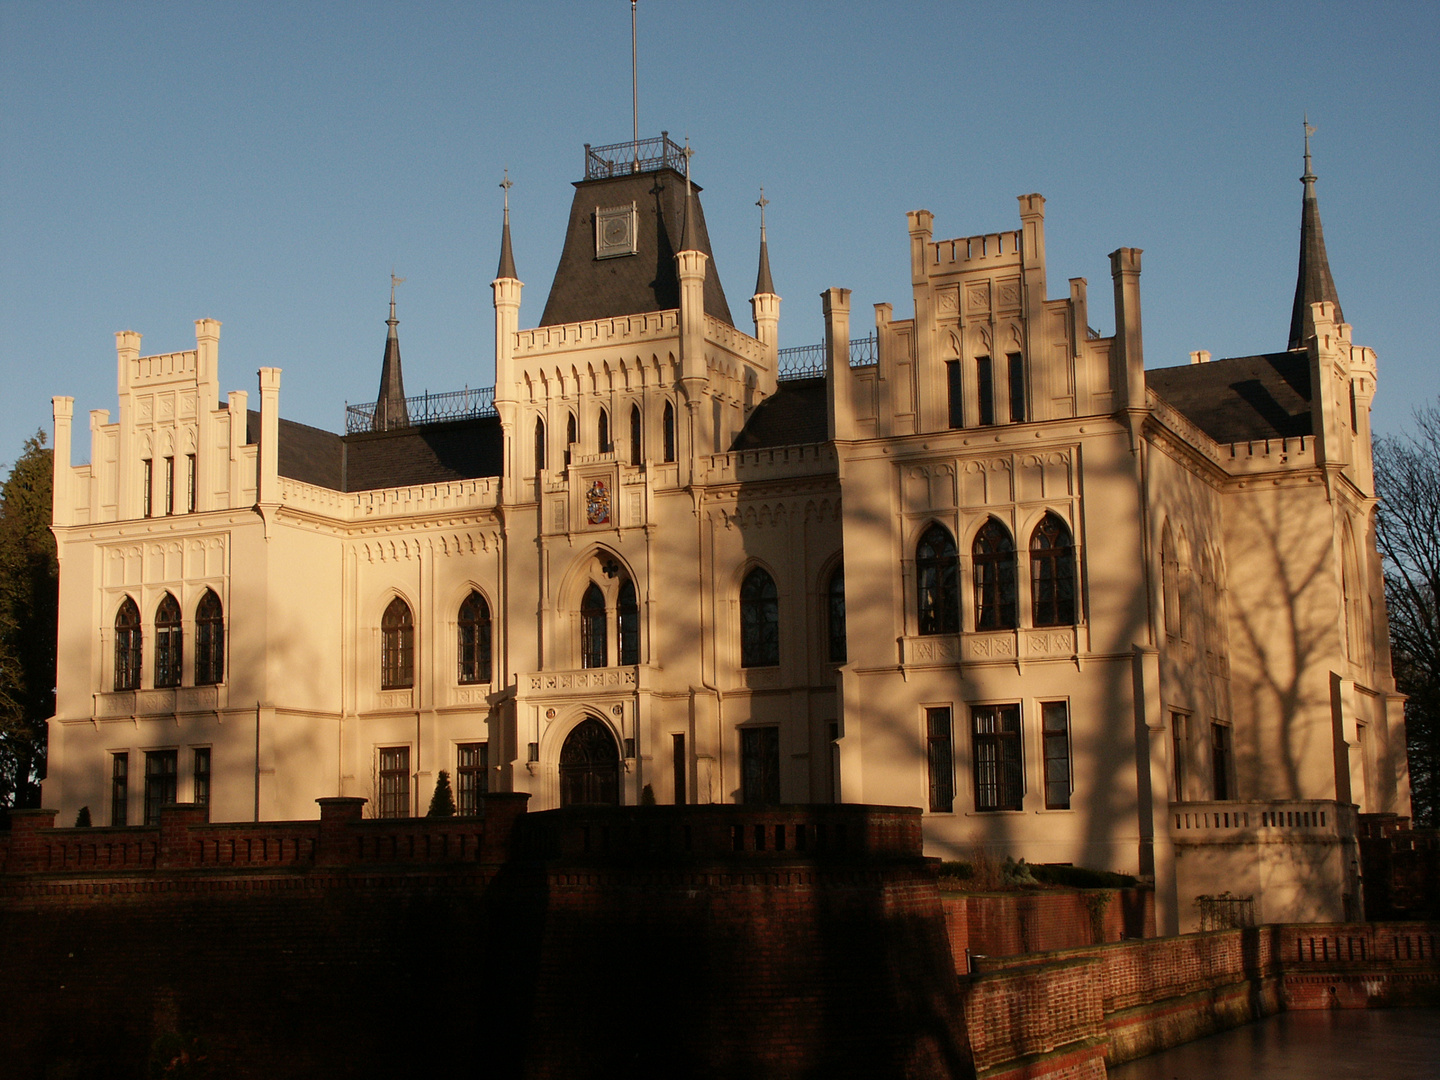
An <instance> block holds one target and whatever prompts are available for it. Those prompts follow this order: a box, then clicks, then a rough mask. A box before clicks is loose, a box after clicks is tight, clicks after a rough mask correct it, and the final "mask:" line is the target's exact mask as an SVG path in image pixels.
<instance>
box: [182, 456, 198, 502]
mask: <svg viewBox="0 0 1440 1080" xmlns="http://www.w3.org/2000/svg"><path fill="white" fill-rule="evenodd" d="M199 480H200V477H199V474H198V472H197V470H196V468H195V455H194V454H186V455H185V511H186V513H190V514H193V513H194V512H195V505H196V504H195V491H196V486H197V485H198V483H199Z"/></svg>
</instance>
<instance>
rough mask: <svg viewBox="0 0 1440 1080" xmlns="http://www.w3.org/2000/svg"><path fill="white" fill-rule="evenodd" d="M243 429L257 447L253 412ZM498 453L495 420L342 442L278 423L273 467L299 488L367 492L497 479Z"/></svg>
mask: <svg viewBox="0 0 1440 1080" xmlns="http://www.w3.org/2000/svg"><path fill="white" fill-rule="evenodd" d="M246 429H247V430H246V436H245V437H246V440H247V441H249V442H252V443H253V442H256V441H257V440H258V439H259V436H260V414H259V413H258V412H256V411H255V410H254V409H251V410H249V415H248V417H247V418H246ZM501 452H502V451H501V438H500V420H499V418H498V417H494V416H486V417H480V418H479V419H470V420H456V421H453V422H451V423H448V424H425V425H423V426H414V427H405V428H394V429H391V430H390V431H368V432H362V433H360V434H358V435H344V436H341V435H336V434H335V433H334V432H330V431H322V430H321V429H320V428H315V427H310V426H308V425H306V424H297V423H295V421H293V420H284V419H282V420H281V421H280V451H279V461H278V462H277V465H278V470H279V473H280V475H281V476H284V477H288V478H289V479H291V480H299V481H300V482H301V483H303V484H314V485H315V486H316V487H323V488H329V489H330V490H331V491H371V490H373V489H375V488H386V487H407V486H409V485H411V484H443V483H448V482H449V481H451V480H473V479H476V478H478V477H484V476H499V475H500V474H501V472H502V465H503V461H502V460H501Z"/></svg>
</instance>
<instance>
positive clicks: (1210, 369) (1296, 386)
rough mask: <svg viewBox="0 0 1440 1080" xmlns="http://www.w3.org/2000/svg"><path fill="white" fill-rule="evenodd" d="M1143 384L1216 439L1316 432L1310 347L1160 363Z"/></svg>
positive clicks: (1147, 373) (1278, 436) (1228, 439)
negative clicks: (1167, 364) (1197, 361)
mask: <svg viewBox="0 0 1440 1080" xmlns="http://www.w3.org/2000/svg"><path fill="white" fill-rule="evenodd" d="M1145 384H1146V385H1147V386H1149V387H1150V389H1152V390H1154V391H1155V392H1156V393H1157V394H1159V395H1160V396H1161V397H1162V398H1164V399H1165V400H1166V401H1167V402H1169V403H1170V404H1171V405H1173V406H1174V407H1175V408H1176V409H1178V410H1179V411H1180V412H1181V413H1182V414H1183V415H1184V416H1185V417H1186V418H1187V419H1189V420H1190V421H1191V422H1192V423H1194V424H1195V426H1196V427H1198V428H1199V429H1200V430H1201V431H1203V432H1205V434H1206V435H1209V436H1210V437H1211V438H1212V439H1214V440H1215V441H1216V442H1218V443H1232V442H1250V441H1253V440H1257V439H1285V438H1294V437H1296V436H1299V435H1312V434H1314V430H1313V425H1312V423H1311V413H1310V398H1311V389H1310V357H1309V354H1308V353H1306V352H1283V353H1265V354H1264V355H1261V356H1237V357H1232V358H1230V359H1228V360H1212V361H1211V362H1210V363H1208V364H1186V365H1185V366H1184V367H1173V368H1156V369H1154V370H1151V371H1147V372H1145Z"/></svg>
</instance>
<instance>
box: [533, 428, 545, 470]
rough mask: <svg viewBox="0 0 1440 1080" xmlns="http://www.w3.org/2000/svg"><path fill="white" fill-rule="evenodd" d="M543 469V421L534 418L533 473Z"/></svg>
mask: <svg viewBox="0 0 1440 1080" xmlns="http://www.w3.org/2000/svg"><path fill="white" fill-rule="evenodd" d="M544 468H545V421H544V420H542V419H540V418H539V417H538V416H537V417H536V418H535V471H536V472H537V473H538V472H540V471H541V470H542V469H544Z"/></svg>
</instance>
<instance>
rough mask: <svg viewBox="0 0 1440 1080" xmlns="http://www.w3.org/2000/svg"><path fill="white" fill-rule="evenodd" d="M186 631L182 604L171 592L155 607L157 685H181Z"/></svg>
mask: <svg viewBox="0 0 1440 1080" xmlns="http://www.w3.org/2000/svg"><path fill="white" fill-rule="evenodd" d="M183 634H184V631H183V630H182V629H181V626H180V604H179V602H178V601H177V600H176V599H175V597H173V596H171V595H170V594H169V593H166V594H165V598H164V599H163V600H161V601H160V606H159V607H157V608H156V609H155V685H156V686H157V687H167V686H179V685H180V663H181V660H182V658H183V651H182V641H183V640H184V639H183Z"/></svg>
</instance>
